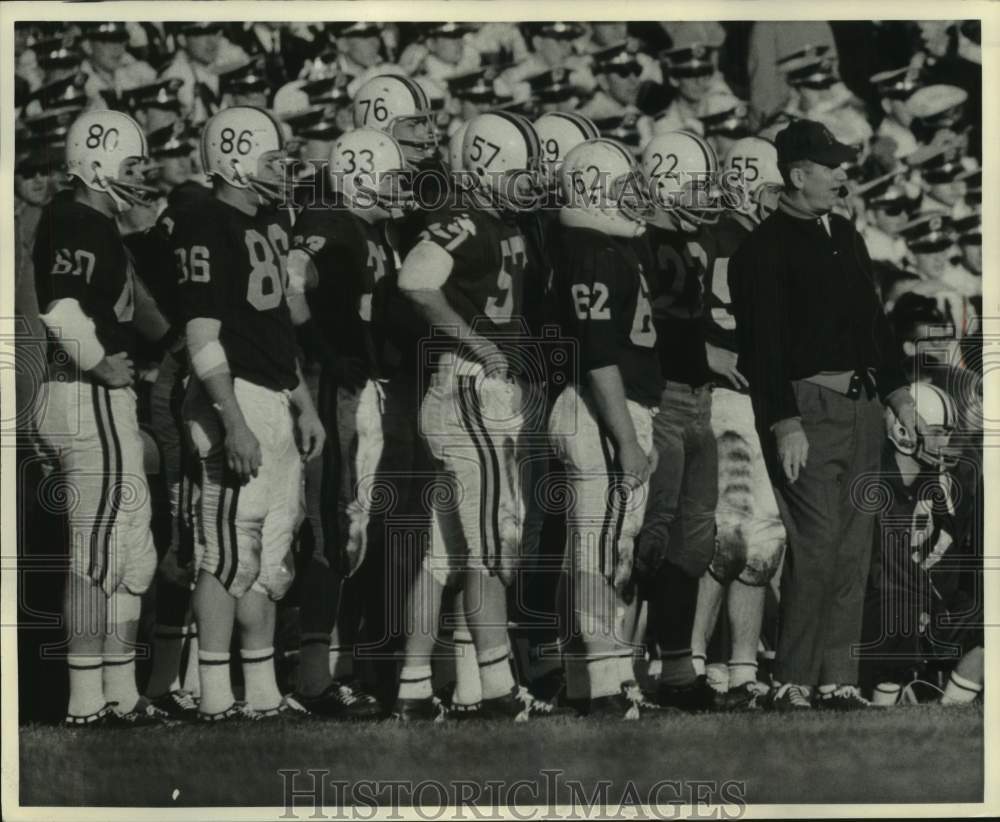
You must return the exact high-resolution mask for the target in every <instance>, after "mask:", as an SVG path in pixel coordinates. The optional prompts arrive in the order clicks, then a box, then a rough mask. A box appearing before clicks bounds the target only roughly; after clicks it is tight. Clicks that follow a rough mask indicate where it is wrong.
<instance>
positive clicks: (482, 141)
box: [469, 134, 500, 168]
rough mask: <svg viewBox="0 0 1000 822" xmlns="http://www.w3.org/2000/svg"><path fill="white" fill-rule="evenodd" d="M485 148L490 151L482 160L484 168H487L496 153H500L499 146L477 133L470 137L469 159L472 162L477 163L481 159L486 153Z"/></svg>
mask: <svg viewBox="0 0 1000 822" xmlns="http://www.w3.org/2000/svg"><path fill="white" fill-rule="evenodd" d="M485 148H488V149H490V150H491V151H492V153H491V154H490V156H489V157H487V158H486V159H485V160H484V161H483V165H484V166H486V168H489V167H490V164H491V163H492V162H493V161H494V160H495V159H496V156H497V154H499V153H500V146H498V145H497V144H496V143H491V142H490V141H489V140H487V139H486V138H485V137H483V136H482V135H480V134H477V135H476V136H475V137H473V138H472V151H470V152H469V159H470V160H472V162H474V163H478V162H479V161H480V160H482V159H483V154H485V153H486V152H485V150H484V149H485Z"/></svg>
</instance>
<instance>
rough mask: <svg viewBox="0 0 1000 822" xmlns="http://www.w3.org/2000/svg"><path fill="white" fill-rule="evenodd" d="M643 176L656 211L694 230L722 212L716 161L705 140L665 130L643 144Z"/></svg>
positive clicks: (723, 209) (694, 135) (715, 219)
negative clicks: (676, 216) (684, 222)
mask: <svg viewBox="0 0 1000 822" xmlns="http://www.w3.org/2000/svg"><path fill="white" fill-rule="evenodd" d="M642 173H643V176H644V177H645V178H646V179H647V180H649V182H650V185H651V186H652V190H651V193H652V196H653V200H654V203H655V205H656V207H657V208H658V209H661V210H663V211H667V212H671V213H675V214H677V215H679V216H680V217H681V218H682V219H683V220H685V221H687V223H688V224H689V225H690V226H692V227H696V226H698V225H708V224H711V223H715V222H716V221H718V219H719V214H721V213H722V212H723V211H725V205H724V203H723V201H722V191H721V189H720V188H719V160H718V158H717V157H716V156H715V151H714V149H713V148H712V147H711V146H710V145H709V144H708V142H707V141H706V140H705V138H704V137H700V136H698V135H697V134H692V133H691V132H688V131H668V132H666V133H665V134H660V135H657V136H656V137H654V138H653V139H652V140H650V141H649V142H648V143H646V147H645V148H644V149H643V151H642Z"/></svg>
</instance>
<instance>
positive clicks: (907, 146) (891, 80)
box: [868, 66, 920, 160]
mask: <svg viewBox="0 0 1000 822" xmlns="http://www.w3.org/2000/svg"><path fill="white" fill-rule="evenodd" d="M868 80H869V82H870V83H871V84H872V86H873V87H874V89H875V93H876V94H877V95H878V98H879V103H880V105H881V106H882V111H883V112H884V113H885V117H883V118H882V122H881V123H879V125H878V128H877V129H876V130H875V136H876V137H877V138H878V139H880V140H885V141H887V142H888V143H889V144H890V145H889V151H891V156H892V157H894V158H895V159H897V160H900V159H902V158H903V157H906V156H907V155H908V154H910V153H912V152H913V151H914V150H915V149H916V148H917V138H916V137H914V136H913V132H912V131H911V130H910V123H911V122H912V120H913V116H912V115H911V114H910V111H909V109H908V108H907V107H906V101H907V100H909V99H910V95H912V94H913V92H915V91H916V90H917V89H918V88H920V72H919V71H918V70H917V69H915V68H913V67H911V66H903V67H902V68H896V69H890V70H888V71H880V72H878V73H877V74H873V75H872V76H871V77H870V78H868Z"/></svg>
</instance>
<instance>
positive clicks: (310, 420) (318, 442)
mask: <svg viewBox="0 0 1000 822" xmlns="http://www.w3.org/2000/svg"><path fill="white" fill-rule="evenodd" d="M295 424H296V427H297V428H298V434H299V453H300V454H302V461H303V462H308V461H309V460H311V459H313V458H314V457H318V456H319V455H320V454H322V453H323V444H324V443H325V442H326V431H325V430H324V428H323V423H322V422H320V420H319V415H318V414H317V413H316V412H315V411H313V410H312V409H307V410H306V411H303V412H302V413H300V414H299V416H298V419H297V420H296V421H295Z"/></svg>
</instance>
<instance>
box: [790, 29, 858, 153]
mask: <svg viewBox="0 0 1000 822" xmlns="http://www.w3.org/2000/svg"><path fill="white" fill-rule="evenodd" d="M777 65H778V71H780V72H781V73H782V74H784V76H785V80H786V82H787V83H788V85H789V87H790V88H791V89H792V95H791V97H790V98H789V101H788V103H787V105H786V106H785V110H786V111H787V112H789V113H790V114H792V115H793V116H795V117H801V118H805V119H812V120H816V119H820V118H825V119H824V125H826V126H827V128H830V123H831V122H836V121H840V122H844V123H846V124H847V125H845V128H849V129H850V130H851V131H854V132H856V133H858V134H865V135H866V137H865V140H866V141H867V139H868V138H870V137H871V135H872V133H873V132H872V127H871V124H870V123H869V122H868V118H867V116H866V113H865V107H864V103H863V102H862V101H861V100H859V99H858V98H857V97H855V96H854V95H853V94H852V93H851V91H850V90H849V89H848V88H847V86H845V85H844V83H843V82H842V81H841V79H840V74H839V72H838V71H837V59H836V52H833V51H831V50H830V49H829V48H828V47H826V46H818V47H816V48H812V49H804V50H801V51H799V52H795V53H792V54H789V55H785V56H783V57H781V58H779V59H778V64H777ZM835 136H836V135H835Z"/></svg>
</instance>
